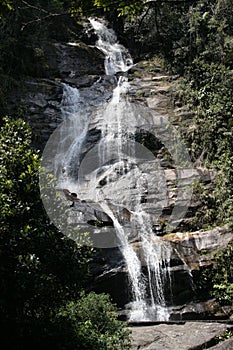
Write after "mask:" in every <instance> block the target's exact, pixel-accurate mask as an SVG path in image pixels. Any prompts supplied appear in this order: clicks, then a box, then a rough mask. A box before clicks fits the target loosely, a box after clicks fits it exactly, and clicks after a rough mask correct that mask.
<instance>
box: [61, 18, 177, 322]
mask: <svg viewBox="0 0 233 350" xmlns="http://www.w3.org/2000/svg"><path fill="white" fill-rule="evenodd" d="M90 24H91V25H92V27H93V28H94V30H95V33H96V34H97V36H98V41H97V43H96V46H97V47H98V48H99V49H100V50H101V51H102V52H103V53H104V54H105V56H106V59H105V70H106V75H114V74H116V73H117V72H127V71H128V70H129V69H130V68H131V67H132V65H133V60H132V58H131V56H130V54H129V52H128V51H127V50H126V49H125V48H124V47H123V46H122V45H120V44H119V43H118V42H117V38H116V35H115V33H114V32H113V31H112V30H109V29H108V28H107V27H106V26H105V25H104V24H103V23H101V22H99V21H97V20H94V19H90ZM118 75H120V74H119V73H118ZM129 87H130V85H129V82H128V80H127V78H126V77H125V74H124V76H120V77H119V78H118V83H117V86H116V88H115V89H114V91H113V95H112V98H111V100H110V101H109V103H108V104H107V105H106V106H105V110H104V113H103V115H102V116H101V118H102V119H103V120H102V124H101V139H100V141H99V144H98V161H99V163H100V167H101V166H102V168H103V169H104V171H105V172H104V174H105V186H103V187H102V188H100V187H99V182H100V181H99V177H98V176H97V171H95V172H93V174H91V175H90V176H89V185H88V190H87V189H86V190H83V192H82V189H78V190H77V189H75V192H78V191H79V192H82V194H83V196H84V197H85V198H84V199H88V200H91V201H93V202H96V203H98V205H99V206H100V207H101V208H102V210H103V212H105V213H106V214H107V215H108V216H109V217H110V218H111V219H112V221H113V223H114V228H115V230H116V233H117V237H118V239H119V241H120V243H121V244H120V250H121V252H122V255H123V257H124V259H125V263H126V266H127V271H128V276H129V282H130V283H129V284H130V288H131V290H132V303H131V314H130V320H136V321H142V320H150V319H153V320H154V319H158V320H168V319H169V313H168V311H167V308H166V301H165V293H164V292H165V286H166V288H167V289H169V286H170V285H171V278H170V274H169V263H170V254H171V251H170V247H169V246H168V245H166V244H165V243H164V242H163V240H161V239H160V238H159V237H157V236H156V235H155V233H154V232H153V222H152V221H151V215H149V214H148V212H147V211H146V210H145V206H144V205H143V203H142V200H141V198H142V194H143V192H145V183H144V182H145V181H143V176H144V175H143V172H142V170H140V166H139V165H138V158H137V155H136V150H135V142H133V141H132V140H131V141H130V135H132V134H134V132H135V130H136V126H137V125H136V124H135V125H134V122H133V123H132V120H133V121H135V120H136V117H135V113H136V114H137V111H136V112H135V111H134V110H133V108H132V106H131V105H130V102H129V101H128V100H127V91H128V89H129ZM86 104H88V101H86ZM80 106H81V105H80V93H79V91H78V90H77V89H75V88H72V87H69V86H67V85H64V91H63V101H62V113H63V116H64V119H69V120H70V121H71V122H70V123H69V130H67V129H66V130H65V132H64V134H62V135H60V140H62V142H61V143H60V145H59V160H58V162H57V166H56V168H57V172H58V173H59V171H60V177H59V181H60V182H59V183H60V185H61V184H62V186H63V188H67V186H68V185H69V188H71V189H72V187H73V188H74V187H75V185H74V180H73V179H74V177H75V175H76V174H77V173H78V168H79V164H80V153H81V149H82V145H83V142H84V140H85V137H86V135H87V131H88V124H89V116H88V113H87V112H85V113H84V109H83V108H82V109H81V107H80ZM132 115H133V117H132ZM131 117H132V118H131ZM141 153H143V149H142V150H141ZM61 158H62V164H61ZM109 160H112V162H110V163H109V164H108V165H106V164H107V163H108V161H109ZM55 162H56V160H55ZM139 163H140V162H139ZM103 164H105V167H103ZM61 168H62V169H61ZM106 169H107V171H106ZM129 189H130V190H129ZM85 191H86V192H85ZM122 206H123V207H127V209H128V210H129V211H130V213H131V220H130V221H131V227H130V228H129V225H128V226H127V227H125V226H124V225H123V224H121V223H120V220H119V217H118V216H117V215H116V214H115V210H116V208H120V207H122ZM133 231H136V236H137V243H136V244H132V242H131V238H130V237H131V235H132V232H133Z"/></svg>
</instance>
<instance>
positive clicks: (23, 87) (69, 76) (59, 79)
mask: <svg viewBox="0 0 233 350" xmlns="http://www.w3.org/2000/svg"><path fill="white" fill-rule="evenodd" d="M42 49H43V55H44V57H45V63H46V64H45V65H44V66H45V67H42V68H41V70H40V71H39V72H37V74H36V77H32V76H28V77H26V78H25V79H24V80H23V81H21V82H20V83H19V84H18V86H15V88H14V89H12V92H11V94H10V95H9V96H8V114H9V115H16V116H17V117H19V116H22V117H23V118H26V120H27V121H28V122H29V124H30V125H31V127H32V131H33V141H34V145H35V146H36V147H37V148H40V149H43V148H44V146H45V144H46V142H47V140H48V138H49V136H50V135H51V134H52V132H53V131H54V130H55V129H56V127H57V126H58V125H59V124H60V123H61V122H62V115H61V101H62V94H63V84H64V83H67V84H69V85H71V86H75V87H77V88H81V89H83V94H84V95H85V94H87V93H89V92H88V90H89V88H90V86H92V85H93V83H94V82H96V81H98V79H99V78H100V77H102V76H103V75H104V56H103V54H102V53H101V52H100V51H99V50H98V49H96V48H91V47H89V46H87V45H85V44H84V43H81V42H79V43H56V42H55V43H50V42H46V43H43V45H42ZM107 84H108V83H107ZM96 90H97V91H96V93H95V96H94V95H93V100H95V101H96V100H97V99H98V97H99V96H100V99H101V97H102V95H103V92H100V91H98V86H97V87H96ZM110 91H111V89H110ZM102 98H103V97H102ZM96 103H97V104H98V101H97V102H96Z"/></svg>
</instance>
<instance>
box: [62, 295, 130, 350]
mask: <svg viewBox="0 0 233 350" xmlns="http://www.w3.org/2000/svg"><path fill="white" fill-rule="evenodd" d="M57 322H58V323H60V325H61V331H62V325H63V324H64V323H65V324H67V325H68V329H69V331H70V332H71V333H73V334H74V335H75V336H74V337H73V338H68V339H67V340H66V344H69V346H68V348H71V349H73V348H74V347H75V348H76V349H80V350H81V349H82V350H89V349H95V350H123V349H130V339H129V331H128V330H127V329H126V324H125V323H124V322H121V321H118V320H117V313H116V308H115V307H114V306H113V304H111V302H110V298H109V296H108V295H105V294H100V295H97V294H95V293H90V294H88V295H87V296H85V295H83V296H82V298H81V299H80V300H79V301H77V302H70V303H68V304H67V305H66V307H65V308H63V309H62V310H60V312H59V313H58V316H57ZM69 331H68V332H67V335H68V334H69Z"/></svg>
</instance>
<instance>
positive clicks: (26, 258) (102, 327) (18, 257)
mask: <svg viewBox="0 0 233 350" xmlns="http://www.w3.org/2000/svg"><path fill="white" fill-rule="evenodd" d="M30 142H31V135H30V130H29V127H28V125H27V124H26V123H25V122H24V121H23V120H21V119H17V120H10V119H9V118H6V119H5V120H4V124H3V126H2V128H1V131H0V188H1V192H0V210H1V219H0V225H1V235H0V261H1V264H0V275H1V280H0V284H1V299H0V312H1V330H2V336H1V348H2V349H29V348H30V349H31V348H32V347H33V348H35V349H42V348H45V347H46V348H47V347H48V345H50V346H51V347H55V348H56V349H74V348H75V349H82V350H85V349H87V350H89V349H90V348H92V347H94V348H95V349H99V350H103V349H106V350H107V349H108V350H110V349H127V348H128V340H127V339H128V338H127V331H126V330H125V329H124V326H123V324H122V323H121V322H119V321H117V319H116V311H115V308H114V306H113V305H112V304H111V303H110V300H109V298H108V297H107V296H104V295H103V296H97V295H95V294H90V295H89V296H85V295H84V294H82V290H83V288H84V287H85V281H86V280H87V277H88V262H89V261H90V258H91V253H92V250H91V248H88V247H85V246H78V245H77V244H76V243H75V242H74V241H73V240H70V239H68V238H67V237H64V236H63V235H62V234H61V233H60V232H59V231H58V230H57V229H56V228H55V227H54V226H53V225H52V224H51V223H50V222H49V220H48V218H47V216H46V214H45V212H44V209H43V205H42V203H41V199H40V193H39V186H38V166H39V156H38V153H37V152H35V151H33V150H32V149H31V148H30ZM90 305H91V307H90ZM87 310H89V311H87ZM87 334H88V337H87ZM116 344H117V346H118V347H116Z"/></svg>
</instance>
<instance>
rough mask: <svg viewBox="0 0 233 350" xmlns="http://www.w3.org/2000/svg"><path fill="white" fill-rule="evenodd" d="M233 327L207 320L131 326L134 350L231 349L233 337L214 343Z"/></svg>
mask: <svg viewBox="0 0 233 350" xmlns="http://www.w3.org/2000/svg"><path fill="white" fill-rule="evenodd" d="M232 328H233V327H232V326H231V325H228V324H221V323H206V322H186V323H183V324H159V325H154V326H139V327H130V330H131V333H132V338H133V346H132V350H139V349H140V350H160V349H161V350H164V349H166V350H198V349H207V348H208V349H213V350H224V349H229V350H230V349H232V347H231V346H232V344H233V339H229V340H226V341H223V342H222V343H220V344H218V345H214V344H216V338H217V337H219V336H220V335H222V334H224V332H226V331H229V330H231V329H232ZM211 345H213V347H212V346H211Z"/></svg>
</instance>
